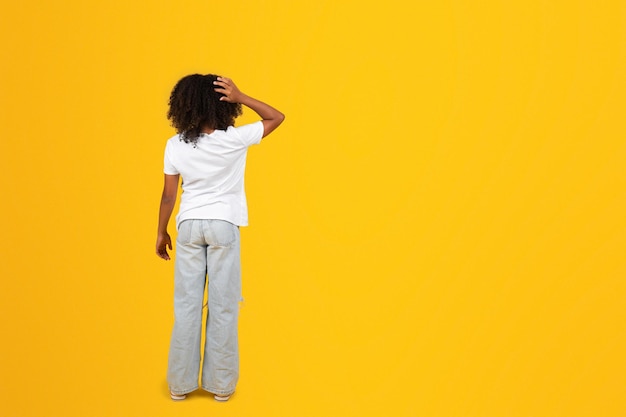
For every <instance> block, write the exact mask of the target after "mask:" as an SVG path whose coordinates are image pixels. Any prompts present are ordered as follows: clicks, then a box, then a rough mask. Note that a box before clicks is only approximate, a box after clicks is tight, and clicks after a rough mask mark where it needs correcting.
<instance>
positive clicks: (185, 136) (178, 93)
mask: <svg viewBox="0 0 626 417" xmlns="http://www.w3.org/2000/svg"><path fill="white" fill-rule="evenodd" d="M215 80H217V75H214V74H206V75H201V74H192V75H187V76H186V77H183V78H181V80H180V81H178V82H177V83H176V85H175V86H174V89H173V90H172V94H171V95H170V102H169V106H170V108H169V111H168V112H167V118H168V119H169V120H170V121H171V122H172V126H173V127H174V128H175V129H176V132H177V133H178V134H180V139H181V140H183V141H185V142H187V143H192V144H194V145H195V143H196V142H197V141H198V137H199V136H200V134H201V133H202V130H203V129H205V128H208V129H218V130H226V128H228V126H233V125H234V124H235V119H236V118H237V116H240V115H241V104H239V103H228V102H226V101H220V97H223V96H224V95H223V94H221V93H218V92H217V91H215V87H216V86H215V85H214V84H213V81H215Z"/></svg>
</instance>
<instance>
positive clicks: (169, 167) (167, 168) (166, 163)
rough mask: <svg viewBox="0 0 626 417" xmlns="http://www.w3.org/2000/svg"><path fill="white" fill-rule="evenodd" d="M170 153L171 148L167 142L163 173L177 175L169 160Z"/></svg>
mask: <svg viewBox="0 0 626 417" xmlns="http://www.w3.org/2000/svg"><path fill="white" fill-rule="evenodd" d="M171 152H172V146H171V144H170V142H169V141H168V142H167V145H165V156H164V157H163V172H164V173H165V174H167V175H178V174H179V172H178V170H177V169H176V167H175V166H174V164H173V163H172V160H171V159H170V155H171Z"/></svg>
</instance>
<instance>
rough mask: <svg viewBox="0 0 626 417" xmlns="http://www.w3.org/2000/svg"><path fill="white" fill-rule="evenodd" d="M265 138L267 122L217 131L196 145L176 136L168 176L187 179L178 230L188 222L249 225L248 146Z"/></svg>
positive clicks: (169, 148)
mask: <svg viewBox="0 0 626 417" xmlns="http://www.w3.org/2000/svg"><path fill="white" fill-rule="evenodd" d="M262 137H263V122H261V121H258V122H255V123H251V124H247V125H243V126H239V127H233V126H230V127H229V128H228V129H226V130H215V131H214V132H212V133H211V134H206V133H203V134H201V135H200V137H198V141H197V142H196V146H195V147H194V145H193V144H192V143H185V142H183V141H181V140H180V135H175V136H174V137H172V138H170V139H169V140H168V141H167V145H166V146H165V158H164V169H163V171H164V172H165V174H168V175H177V174H180V176H181V177H182V179H183V184H182V188H183V193H182V196H181V199H180V209H179V211H178V215H177V216H176V228H178V226H179V225H180V223H181V222H182V221H183V220H187V219H220V220H226V221H229V222H231V223H233V224H236V225H237V226H247V225H248V206H247V203H246V193H245V189H244V178H243V177H244V172H245V169H246V155H247V153H248V147H249V146H251V145H254V144H257V143H259V142H260V141H261V138H262Z"/></svg>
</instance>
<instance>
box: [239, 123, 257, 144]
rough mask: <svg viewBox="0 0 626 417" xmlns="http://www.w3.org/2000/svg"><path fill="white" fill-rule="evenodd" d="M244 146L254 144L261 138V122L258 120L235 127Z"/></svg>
mask: <svg viewBox="0 0 626 417" xmlns="http://www.w3.org/2000/svg"><path fill="white" fill-rule="evenodd" d="M235 131H236V132H237V135H238V136H239V138H241V140H242V141H243V143H244V145H245V146H251V145H256V144H257V143H259V142H261V139H263V122H262V121H260V120H259V121H258V122H254V123H250V124H247V125H243V126H239V127H236V128H235Z"/></svg>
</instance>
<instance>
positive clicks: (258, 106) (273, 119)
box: [213, 77, 285, 137]
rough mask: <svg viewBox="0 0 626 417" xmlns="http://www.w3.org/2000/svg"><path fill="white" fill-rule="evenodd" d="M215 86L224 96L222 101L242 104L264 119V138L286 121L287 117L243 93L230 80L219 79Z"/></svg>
mask: <svg viewBox="0 0 626 417" xmlns="http://www.w3.org/2000/svg"><path fill="white" fill-rule="evenodd" d="M213 84H215V85H217V86H218V87H217V88H215V91H217V92H218V93H222V94H224V97H222V98H221V99H220V100H222V101H227V102H229V103H241V104H243V105H244V106H247V107H249V108H251V109H252V110H254V111H255V112H256V114H258V115H259V116H261V119H263V120H262V121H263V137H265V136H267V135H269V134H270V133H272V131H273V130H274V129H276V128H277V127H278V126H280V124H281V123H282V122H283V120H285V115H284V114H282V113H281V112H279V111H278V110H276V109H275V108H273V107H272V106H270V105H269V104H266V103H263V102H262V101H259V100H257V99H255V98H252V97H250V96H248V95H246V94H244V93H242V92H241V91H240V90H239V88H237V86H236V85H235V83H234V82H233V80H231V79H230V78H226V77H217V81H214V82H213Z"/></svg>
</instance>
